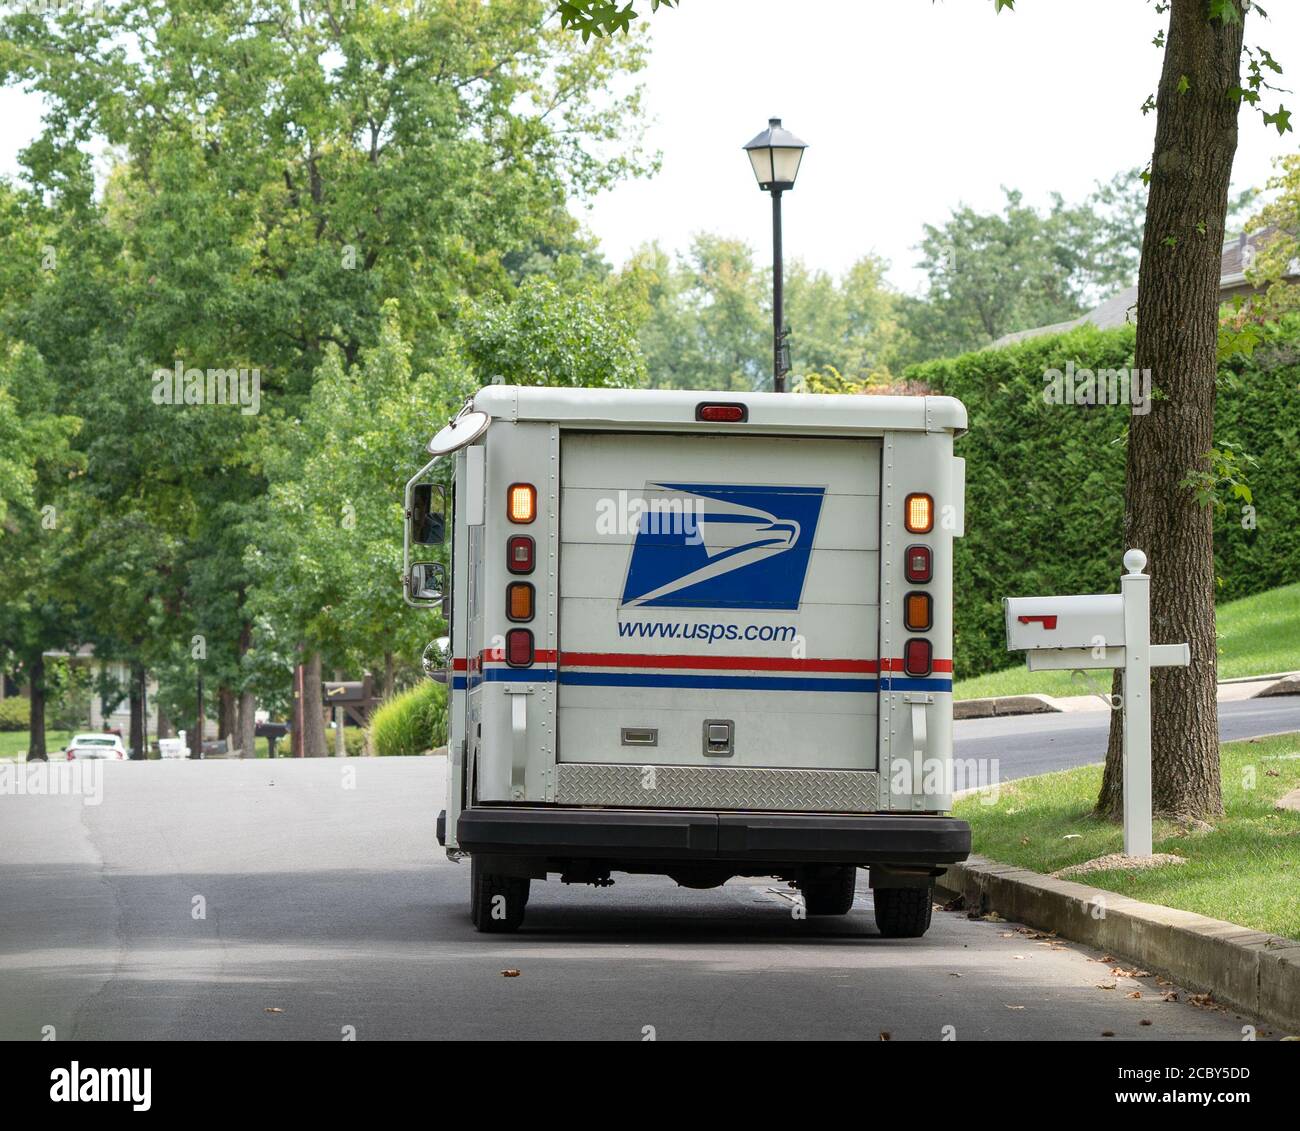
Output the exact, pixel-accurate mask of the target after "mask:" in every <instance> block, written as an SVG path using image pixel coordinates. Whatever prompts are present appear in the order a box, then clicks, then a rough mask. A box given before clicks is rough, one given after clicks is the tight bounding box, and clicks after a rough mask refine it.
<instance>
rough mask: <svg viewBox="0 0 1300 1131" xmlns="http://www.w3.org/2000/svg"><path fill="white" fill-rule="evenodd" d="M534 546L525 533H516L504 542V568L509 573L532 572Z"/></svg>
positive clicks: (535, 545)
mask: <svg viewBox="0 0 1300 1131" xmlns="http://www.w3.org/2000/svg"><path fill="white" fill-rule="evenodd" d="M536 548H537V544H536V543H535V542H534V541H533V540H532V539H531V538H530V537H529V536H528V535H527V534H516V535H515V536H514V537H513V538H511V539H510V541H509V542H507V543H506V569H508V570H509V571H510V572H511V573H532V572H533V556H534V554H535V552H536Z"/></svg>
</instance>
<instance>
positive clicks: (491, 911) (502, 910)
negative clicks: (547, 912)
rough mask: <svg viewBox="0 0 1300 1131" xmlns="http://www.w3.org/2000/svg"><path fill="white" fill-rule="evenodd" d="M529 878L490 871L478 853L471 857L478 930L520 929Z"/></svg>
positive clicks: (472, 910)
mask: <svg viewBox="0 0 1300 1131" xmlns="http://www.w3.org/2000/svg"><path fill="white" fill-rule="evenodd" d="M528 886H529V881H528V879H527V878H526V877H525V878H522V879H521V878H520V877H518V876H498V875H493V874H492V873H490V872H486V871H484V869H483V866H482V865H481V864H480V863H479V858H478V857H477V856H471V857H470V858H469V887H470V896H469V917H470V921H471V922H472V923H473V924H474V929H475V930H476V931H491V932H499V933H500V932H506V931H517V930H518V929H519V924H520V923H522V922H523V921H524V908H525V907H526V906H527V904H528Z"/></svg>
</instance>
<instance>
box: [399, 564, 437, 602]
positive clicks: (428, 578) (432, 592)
mask: <svg viewBox="0 0 1300 1131" xmlns="http://www.w3.org/2000/svg"><path fill="white" fill-rule="evenodd" d="M446 591H447V568H446V566H444V565H443V564H442V563H441V562H412V563H411V573H410V576H409V577H408V578H407V590H406V592H407V595H408V596H409V597H410V598H411V600H413V601H441V600H442V595H443V594H444V593H445V592H446Z"/></svg>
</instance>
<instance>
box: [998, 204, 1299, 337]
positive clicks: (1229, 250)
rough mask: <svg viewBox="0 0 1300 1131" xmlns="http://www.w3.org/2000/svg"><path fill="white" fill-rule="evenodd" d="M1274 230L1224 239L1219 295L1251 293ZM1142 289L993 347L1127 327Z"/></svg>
mask: <svg viewBox="0 0 1300 1131" xmlns="http://www.w3.org/2000/svg"><path fill="white" fill-rule="evenodd" d="M1270 231H1271V229H1268V230H1265V231H1263V232H1252V233H1246V232H1241V233H1239V234H1237V235H1235V236H1229V237H1228V238H1227V239H1226V240H1224V241H1223V260H1222V266H1221V267H1220V269H1219V297H1220V298H1221V299H1222V300H1223V301H1224V302H1227V301H1228V300H1229V299H1231V298H1233V297H1234V296H1236V295H1247V294H1250V293H1251V291H1253V290H1254V288H1253V287H1252V286H1251V285H1250V282H1249V281H1248V280H1247V279H1246V264H1247V262H1248V261H1249V259H1250V251H1251V249H1252V248H1254V247H1255V246H1256V245H1257V243H1258V241H1259V240H1260V238H1261V237H1264V236H1267V235H1268V234H1269V232H1270ZM1286 278H1287V280H1288V281H1289V282H1297V283H1300V261H1298V262H1293V263H1292V264H1291V266H1290V270H1289V272H1288V274H1287V276H1286ZM1137 300H1138V289H1137V287H1136V286H1133V287H1125V288H1124V289H1123V290H1122V291H1120V292H1119V293H1118V294H1114V295H1111V297H1110V298H1108V299H1106V300H1105V301H1104V302H1102V303H1099V304H1098V305H1097V306H1094V307H1093V308H1092V309H1091V310H1090V311H1088V313H1087V314H1081V315H1079V317H1078V318H1071V319H1070V320H1069V321H1067V322H1057V323H1055V324H1054V325H1051V326H1038V327H1035V328H1034V329H1032V330H1016V331H1015V332H1014V333H1010V334H1003V335H1002V337H1000V338H998V340H997V341H995V342H993V344H992V345H990V346H989V347H988V348H989V349H999V348H1001V347H1002V346H1009V345H1011V344H1012V343H1013V342H1023V341H1025V340H1026V339H1028V338H1041V337H1043V336H1045V335H1047V334H1063V333H1065V331H1066V330H1073V329H1074V328H1075V327H1076V326H1083V325H1092V326H1096V327H1097V328H1098V329H1099V330H1110V329H1113V328H1114V327H1116V326H1125V325H1128V324H1129V323H1131V322H1134V321H1135V320H1136V316H1137Z"/></svg>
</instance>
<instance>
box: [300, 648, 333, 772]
mask: <svg viewBox="0 0 1300 1131" xmlns="http://www.w3.org/2000/svg"><path fill="white" fill-rule="evenodd" d="M302 682H303V690H302V753H303V757H304V758H324V757H326V755H327V754H328V751H327V750H326V748H325V703H324V700H323V697H322V694H321V677H320V653H319V652H310V653H308V656H307V663H306V664H305V665H304V670H303V680H302Z"/></svg>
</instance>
